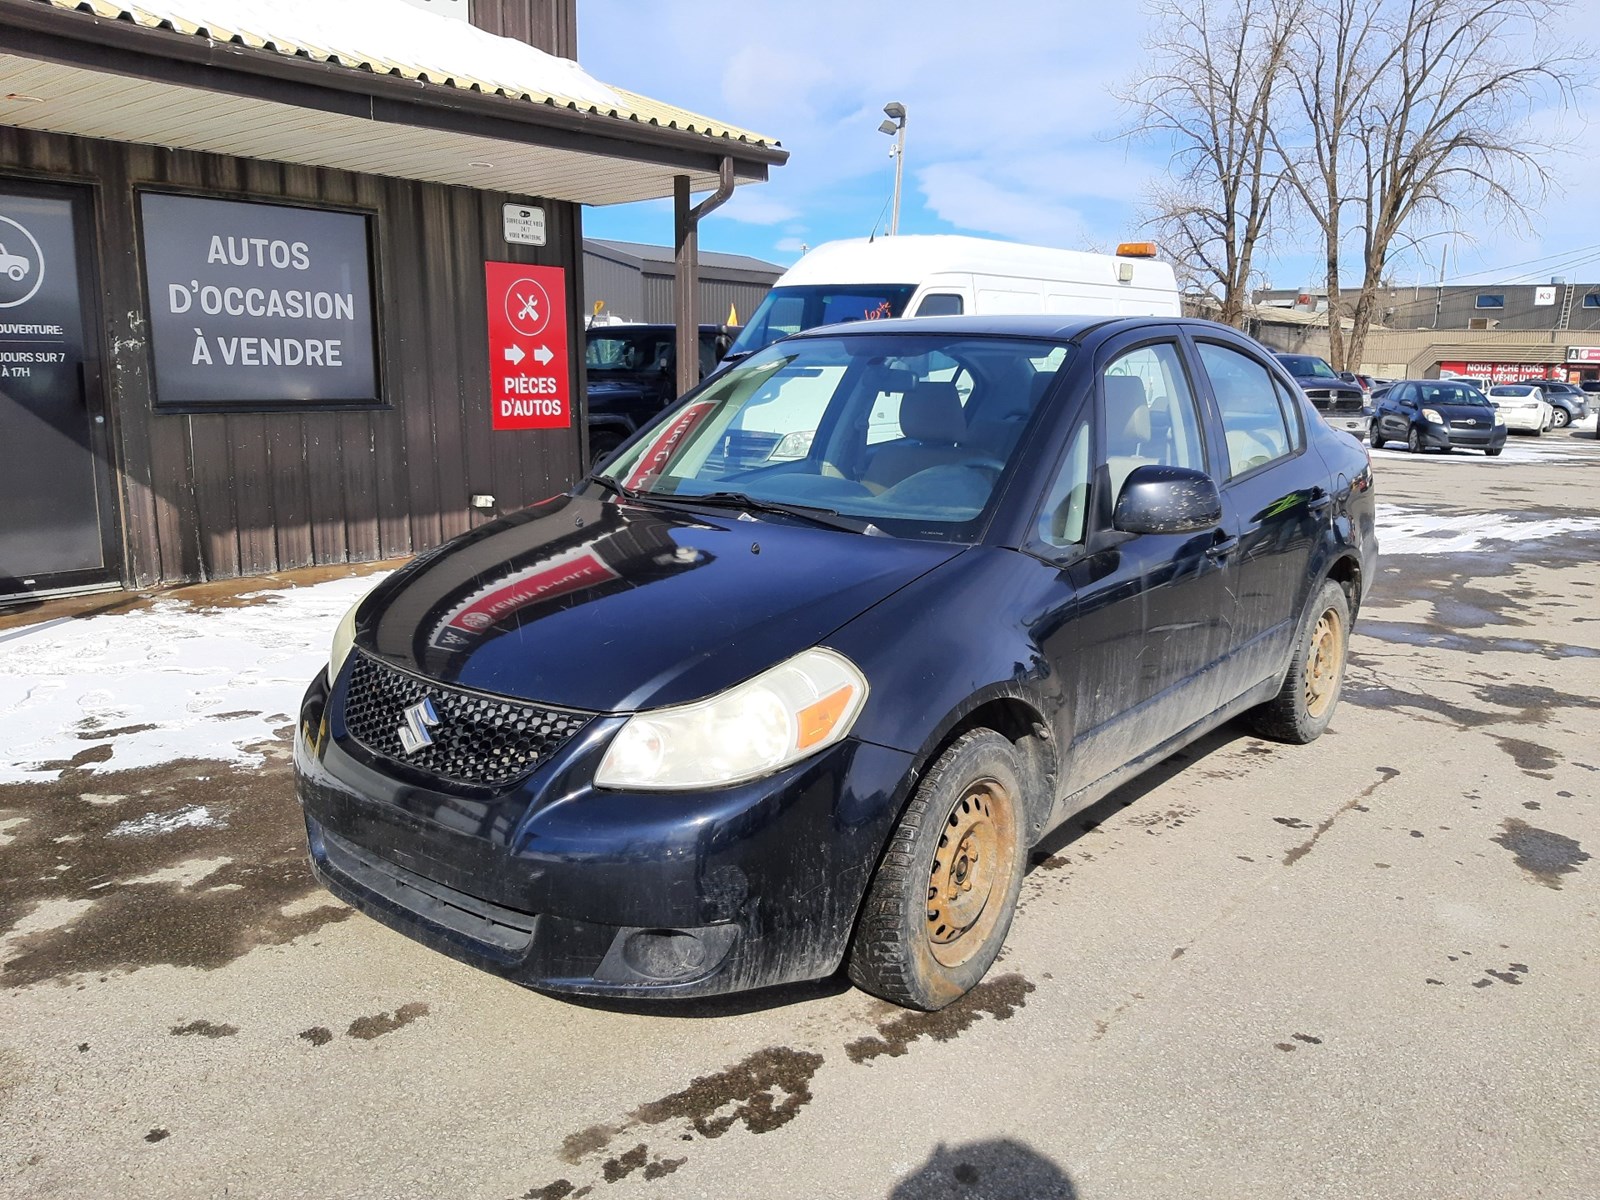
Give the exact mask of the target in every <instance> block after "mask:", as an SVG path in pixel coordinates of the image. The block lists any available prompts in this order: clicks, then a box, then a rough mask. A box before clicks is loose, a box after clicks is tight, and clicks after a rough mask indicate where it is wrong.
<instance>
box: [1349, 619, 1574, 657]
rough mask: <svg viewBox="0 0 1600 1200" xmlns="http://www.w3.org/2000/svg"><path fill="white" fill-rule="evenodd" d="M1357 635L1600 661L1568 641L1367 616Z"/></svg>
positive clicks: (1429, 646)
mask: <svg viewBox="0 0 1600 1200" xmlns="http://www.w3.org/2000/svg"><path fill="white" fill-rule="evenodd" d="M1357 632H1359V633H1364V634H1366V635H1367V636H1368V637H1375V638H1377V639H1378V640H1379V641H1384V642H1398V643H1400V644H1401V645H1405V646H1421V647H1425V648H1427V649H1430V650H1462V651H1466V652H1467V653H1469V654H1486V653H1492V652H1495V651H1502V652H1506V653H1511V654H1537V655H1540V656H1542V657H1544V658H1548V659H1550V660H1552V661H1557V662H1558V661H1560V660H1561V659H1564V658H1600V650H1596V649H1595V648H1594V647H1592V646H1574V645H1572V644H1570V643H1567V642H1536V641H1532V640H1529V639H1527V638H1507V637H1469V636H1467V635H1466V634H1464V633H1455V632H1453V631H1451V630H1449V629H1437V628H1433V627H1431V626H1428V625H1415V624H1412V623H1410V622H1407V621H1375V620H1372V619H1371V618H1367V617H1363V618H1362V621H1361V625H1360V627H1359V628H1358V630H1357Z"/></svg>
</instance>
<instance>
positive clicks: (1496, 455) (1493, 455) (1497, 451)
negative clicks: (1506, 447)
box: [1484, 446, 1503, 458]
mask: <svg viewBox="0 0 1600 1200" xmlns="http://www.w3.org/2000/svg"><path fill="white" fill-rule="evenodd" d="M1502 448H1503V447H1500V446H1496V447H1495V448H1494V449H1493V450H1485V451H1484V453H1485V454H1487V455H1488V456H1489V457H1490V458H1499V457H1500V451H1501V449H1502Z"/></svg>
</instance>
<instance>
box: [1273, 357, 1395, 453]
mask: <svg viewBox="0 0 1600 1200" xmlns="http://www.w3.org/2000/svg"><path fill="white" fill-rule="evenodd" d="M1275 357H1276V358H1277V360H1278V361H1279V362H1280V363H1282V364H1283V369H1284V370H1285V371H1288V372H1289V374H1291V375H1293V376H1294V381H1295V382H1296V383H1298V384H1299V385H1300V390H1301V391H1302V392H1304V393H1305V394H1306V399H1308V400H1310V401H1311V403H1312V404H1313V405H1315V406H1316V409H1317V411H1318V412H1319V413H1321V414H1322V419H1323V420H1324V421H1326V422H1327V423H1328V424H1329V425H1332V426H1333V427H1334V428H1335V429H1342V430H1344V431H1345V432H1346V433H1349V434H1354V435H1355V436H1356V437H1358V438H1364V437H1366V436H1367V427H1368V426H1369V425H1371V423H1372V409H1371V407H1370V406H1369V405H1368V403H1367V397H1366V394H1365V393H1364V392H1362V390H1361V387H1360V385H1359V384H1354V383H1347V382H1345V380H1344V379H1342V378H1341V377H1340V376H1339V374H1338V373H1337V372H1336V371H1335V370H1334V369H1333V368H1332V367H1330V366H1329V365H1328V364H1327V362H1326V361H1324V360H1323V359H1320V358H1318V357H1317V356H1316V355H1315V354H1279V355H1276V356H1275Z"/></svg>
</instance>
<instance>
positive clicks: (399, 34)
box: [0, 0, 788, 205]
mask: <svg viewBox="0 0 1600 1200" xmlns="http://www.w3.org/2000/svg"><path fill="white" fill-rule="evenodd" d="M363 15H365V16H366V17H374V16H376V17H377V18H379V19H377V20H375V21H369V22H368V24H367V25H366V26H363V25H362V22H361V20H360V19H359V18H361V17H362V16H363ZM380 27H381V28H380ZM0 87H3V91H0V123H3V124H8V125H14V126H18V127H21V128H25V129H36V130H41V131H46V132H52V133H67V134H76V135H79V136H84V137H96V138H108V139H112V140H116V141H126V142H138V143H145V144H150V145H157V146H170V147H177V148H182V149H186V150H198V151H209V152H211V153H216V154H227V155H233V156H237V157H240V158H258V159H268V160H273V161H278V162H289V163H300V164H304V165H308V166H319V167H333V168H339V169H343V170H348V171H357V172H363V173H368V174H376V175H391V176H397V177H400V178H406V179H421V180H429V181H433V182H438V183H447V184H457V185H461V186H466V187H474V188H485V189H498V190H504V191H509V192H514V193H523V194H528V195H536V196H541V197H547V198H549V199H555V200H570V201H573V202H576V203H582V204H595V205H603V204H620V203H625V202H628V201H633V200H644V199H654V198H660V197H666V196H671V195H673V194H674V179H675V178H677V177H680V176H687V177H688V179H689V181H690V186H691V187H692V188H694V189H696V190H705V189H708V188H713V187H716V186H717V185H718V182H719V168H720V167H721V165H722V163H723V161H724V160H730V161H731V162H732V166H733V177H734V181H735V182H736V183H750V182H756V181H760V180H764V179H765V178H766V176H767V169H768V167H769V166H771V165H776V164H781V163H783V162H784V161H785V160H786V159H787V158H788V154H787V152H786V151H784V150H783V149H782V148H781V147H780V146H779V145H778V144H777V143H776V142H775V141H774V140H772V139H770V138H766V137H763V136H761V135H759V134H756V133H752V132H750V131H748V130H743V129H738V128H736V127H733V126H730V125H726V124H724V123H720V122H717V121H714V120H712V119H711V118H707V117H703V116H700V115H698V114H695V113H691V112H689V111H687V110H684V109H679V108H674V107H672V106H671V105H666V104H662V103H660V102H658V101H654V100H650V99H648V98H647V97H643V96H639V95H637V94H636V93H633V92H629V91H626V90H624V89H620V88H615V87H610V86H608V85H606V84H603V83H600V82H599V81H597V80H595V79H593V78H592V77H590V76H589V75H587V74H586V73H585V72H583V71H582V69H581V68H580V67H578V65H577V64H576V63H572V62H569V61H567V60H565V59H560V58H557V57H555V56H553V55H548V54H544V53H543V52H542V51H539V50H537V49H535V48H534V47H532V46H528V45H526V44H524V43H521V42H517V41H514V40H513V39H508V38H500V37H496V36H494V35H492V34H488V33H485V32H483V31H482V30H479V29H476V28H473V27H471V26H468V25H466V24H465V23H463V22H459V21H455V20H452V19H450V18H446V17H441V16H438V15H436V14H432V13H427V12H423V11H420V10H416V9H412V8H410V7H409V6H406V5H399V4H392V3H385V2H384V0H339V2H338V3H337V4H334V3H330V2H329V0H271V3H270V4H269V3H267V2H266V0H146V2H145V3H142V4H138V5H134V4H128V3H122V2H120V0H0Z"/></svg>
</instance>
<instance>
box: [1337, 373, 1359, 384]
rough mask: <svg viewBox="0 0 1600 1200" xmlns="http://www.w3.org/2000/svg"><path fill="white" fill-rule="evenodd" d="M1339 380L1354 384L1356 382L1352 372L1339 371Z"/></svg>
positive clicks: (1354, 374)
mask: <svg viewBox="0 0 1600 1200" xmlns="http://www.w3.org/2000/svg"><path fill="white" fill-rule="evenodd" d="M1339 378H1340V379H1342V380H1344V381H1345V382H1346V383H1354V382H1355V381H1356V373H1355V372H1354V371H1340V372H1339Z"/></svg>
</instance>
